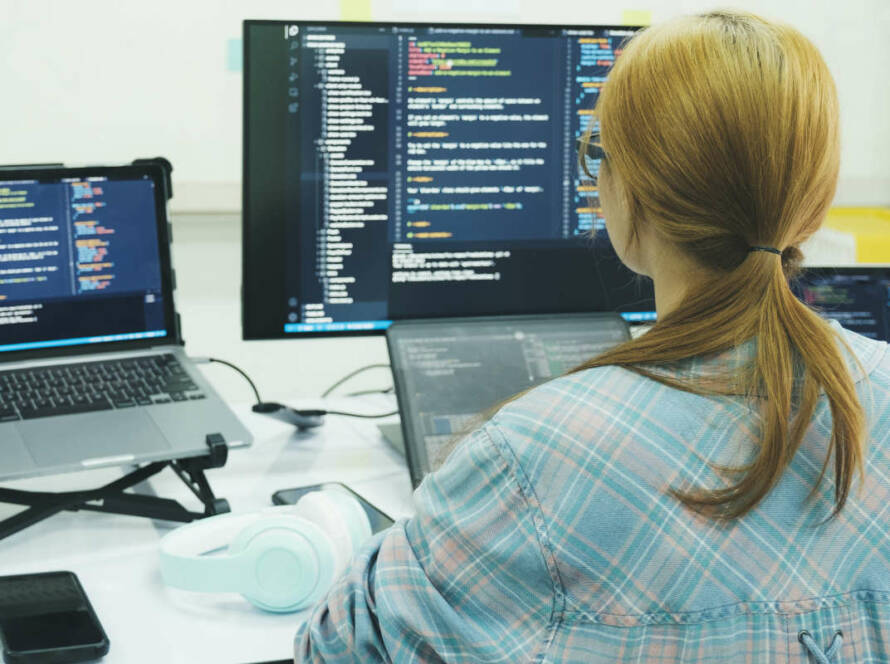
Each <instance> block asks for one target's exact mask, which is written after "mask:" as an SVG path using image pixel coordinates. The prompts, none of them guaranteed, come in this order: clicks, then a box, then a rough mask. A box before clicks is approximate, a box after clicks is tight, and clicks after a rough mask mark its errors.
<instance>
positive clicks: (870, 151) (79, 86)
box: [0, 0, 890, 211]
mask: <svg viewBox="0 0 890 664" xmlns="http://www.w3.org/2000/svg"><path fill="white" fill-rule="evenodd" d="M371 6H372V13H373V16H374V18H375V19H378V20H414V21H420V20H440V21H461V20H467V21H470V20H473V21H497V20H503V21H521V22H527V23H618V22H620V21H621V18H622V11H623V10H626V9H648V10H651V12H652V17H653V20H655V21H658V20H661V19H664V18H668V17H669V16H673V15H675V14H678V13H688V12H694V11H701V10H704V9H709V8H713V7H718V6H722V3H716V4H715V3H713V2H705V1H702V0H611V1H610V2H595V1H593V0H588V1H587V2H580V1H578V0H547V1H546V2H542V1H541V0H486V1H485V2H476V1H474V0H372V2H371ZM736 6H739V7H742V8H745V9H749V10H752V11H755V12H758V13H762V14H764V15H767V16H770V17H773V18H778V19H782V20H785V21H788V22H790V23H793V24H794V25H795V26H797V27H798V28H799V29H801V30H802V31H803V32H804V33H806V34H807V35H808V36H809V37H810V38H812V39H813V40H814V41H815V43H816V44H817V45H818V46H819V47H820V48H821V49H822V52H823V54H824V56H825V58H826V60H827V61H828V64H829V66H830V67H831V69H832V71H833V72H834V75H835V78H836V79H837V83H838V88H839V91H840V99H841V106H842V112H843V137H844V152H843V163H842V168H841V181H840V187H839V191H838V197H837V200H836V203H837V204H850V205H855V204H888V203H890V82H888V81H890V74H888V72H890V38H888V35H890V1H888V0H847V1H846V2H837V0H782V1H781V2H779V1H777V0H746V1H742V2H736ZM443 8H450V10H446V9H443ZM340 16H341V8H340V2H339V1H338V0H315V1H313V2H309V1H308V0H287V1H285V0H252V1H251V2H246V1H244V0H201V1H198V0H191V1H183V0H153V1H152V2H150V3H149V2H146V1H144V0H138V1H134V0H90V1H89V2H86V3H81V2H71V1H70V0H2V16H0V21H2V22H0V77H2V79H0V80H2V81H3V83H4V85H3V88H2V89H3V95H2V102H0V127H4V128H5V131H4V132H3V135H2V139H0V163H24V162H35V161H64V162H66V163H84V162H89V163H97V162H102V161H107V162H122V161H129V160H131V159H132V158H134V157H143V156H155V155H164V156H166V157H168V158H169V159H170V160H171V161H172V162H173V164H174V167H175V172H174V176H175V179H176V180H175V185H174V186H175V190H176V197H175V199H174V206H173V207H174V210H176V211H208V210H210V211H214V210H215V211H221V210H228V211H236V210H238V209H239V208H240V179H241V74H240V72H239V71H232V70H230V69H229V68H228V55H229V53H228V51H229V48H230V45H229V40H232V39H239V38H240V36H241V21H242V19H244V18H280V19H337V18H340Z"/></svg>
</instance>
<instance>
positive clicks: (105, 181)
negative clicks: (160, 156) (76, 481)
mask: <svg viewBox="0 0 890 664" xmlns="http://www.w3.org/2000/svg"><path fill="white" fill-rule="evenodd" d="M56 190H58V193H56ZM169 191H170V185H169V170H165V168H164V167H163V166H162V165H161V164H159V163H154V164H140V165H133V166H115V167H82V168H81V167H78V168H39V169H36V168H27V169H16V170H8V169H4V170H0V420H2V421H0V480H5V479H14V478H23V477H29V476H35V475H46V474H52V473H60V472H69V471H76V470H82V469H87V468H96V467H100V466H110V465H131V464H138V463H142V462H148V461H158V460H167V459H174V458H185V457H191V456H199V455H201V454H203V453H204V452H205V451H206V450H207V444H206V436H207V434H211V433H220V434H222V435H223V437H224V438H225V440H226V442H227V443H228V445H229V446H230V447H236V446H243V445H248V444H249V443H250V442H251V435H250V433H249V432H248V431H247V430H246V429H245V427H244V426H243V425H242V424H241V423H240V421H239V420H238V419H237V417H236V416H235V415H234V414H233V413H232V411H231V410H230V409H229V408H228V407H227V406H226V404H225V403H224V402H223V401H222V399H221V398H220V397H219V395H218V394H217V393H216V391H215V390H214V389H213V388H212V387H211V386H210V384H209V383H208V382H207V381H206V380H205V379H204V377H203V376H202V374H201V372H200V371H199V370H198V369H197V367H196V366H195V365H194V364H193V363H192V362H191V361H190V360H189V359H188V357H187V356H186V355H185V353H184V351H183V346H182V339H181V333H180V326H179V319H178V316H177V314H176V312H175V308H174V303H173V290H174V284H175V275H174V272H173V269H172V266H171V264H170V239H171V238H170V235H171V233H170V227H169V225H168V222H167V212H166V202H167V199H168V197H169V196H168V192H169ZM4 201H6V204H4ZM10 266H12V267H10ZM9 270H13V271H12V272H10V271H9ZM103 298H104V299H103ZM140 298H141V299H140ZM140 321H141V322H140ZM117 361H122V362H124V365H123V366H124V369H125V370H126V371H128V372H129V375H130V376H131V377H134V376H135V377H137V378H139V385H149V384H150V382H151V380H160V379H156V375H158V374H160V375H162V376H163V375H167V374H169V373H170V371H171V369H173V370H174V371H173V374H174V377H175V379H176V381H177V382H176V383H175V384H176V385H177V387H176V391H175V393H170V394H164V393H162V394H154V395H150V396H149V397H147V396H146V393H145V392H144V391H142V390H141V388H140V390H139V391H138V394H139V395H141V396H140V398H139V399H138V402H139V403H136V400H135V399H131V398H127V396H128V395H134V394H136V393H135V392H133V391H132V389H130V391H127V389H129V388H132V384H131V383H129V382H128V383H126V386H125V387H126V388H127V389H124V388H123V387H122V388H121V389H122V390H123V391H122V392H120V393H115V394H118V395H119V397H120V398H115V399H111V400H109V402H108V403H109V404H110V405H112V406H113V407H109V408H107V409H101V410H99V409H93V410H90V411H89V412H76V413H74V414H64V413H66V412H68V411H69V410H71V409H72V408H73V409H76V408H77V406H76V403H77V402H76V401H74V402H73V401H72V399H78V398H81V397H78V396H77V395H76V394H72V392H71V389H70V386H69V385H68V381H69V380H74V381H75V382H76V381H77V380H78V378H79V377H83V386H81V385H78V386H77V387H76V391H77V392H78V393H79V391H80V390H81V389H83V390H89V389H90V388H89V385H90V384H91V383H94V382H95V380H98V379H91V376H96V375H98V373H99V372H100V371H102V369H100V368H99V367H98V366H97V365H96V364H95V363H102V364H105V365H106V367H107V365H108V363H109V362H117ZM175 363H178V364H179V365H180V367H181V368H180V369H176V368H175V367H174V366H173V365H174V364H175ZM65 367H67V368H65ZM77 367H80V368H79V369H78V368H77ZM126 367H130V369H126ZM24 370H27V372H28V373H30V375H31V376H32V377H33V378H29V379H28V380H29V381H30V382H22V380H21V374H22V372H23V371H24ZM137 372H138V373H137ZM165 372H167V373H165ZM13 374H16V376H15V380H12V379H13ZM104 375H106V376H107V375H110V374H104ZM143 375H144V376H146V378H145V380H146V381H148V382H145V383H143V382H142V381H141V378H140V377H141V376H143ZM113 377H114V376H112V378H113ZM62 379H64V380H62ZM99 384H100V385H103V386H106V387H107V386H108V385H111V384H113V383H112V382H111V381H110V379H108V380H106V382H100V383H99ZM164 384H165V385H168V386H169V385H172V384H173V383H169V382H168V383H164ZM54 386H58V389H56V387H54ZM32 388H34V389H32ZM115 389H117V388H115ZM148 391H149V392H150V391H151V390H148ZM94 392H95V390H94ZM35 395H36V396H35ZM171 397H172V398H171ZM84 398H85V397H84ZM89 398H91V399H93V401H92V403H94V404H96V403H99V401H98V400H99V399H101V398H102V394H101V393H98V395H97V394H91V395H90V397H89ZM4 399H5V400H4ZM72 403H74V404H75V405H74V406H72V405H71V404H72ZM103 403H104V402H103ZM10 404H12V405H10ZM103 408H104V406H103ZM45 412H50V413H56V412H58V413H63V414H50V415H48V416H44V415H42V413H45Z"/></svg>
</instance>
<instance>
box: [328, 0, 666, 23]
mask: <svg viewBox="0 0 890 664" xmlns="http://www.w3.org/2000/svg"><path fill="white" fill-rule="evenodd" d="M344 2H345V0H344ZM621 24H622V25H652V12H651V11H649V10H648V9H625V10H624V11H623V12H621Z"/></svg>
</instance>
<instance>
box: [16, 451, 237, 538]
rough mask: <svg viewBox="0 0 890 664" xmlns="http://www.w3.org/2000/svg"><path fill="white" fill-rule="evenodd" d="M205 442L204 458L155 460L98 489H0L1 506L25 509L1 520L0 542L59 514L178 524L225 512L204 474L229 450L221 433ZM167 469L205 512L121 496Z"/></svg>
mask: <svg viewBox="0 0 890 664" xmlns="http://www.w3.org/2000/svg"><path fill="white" fill-rule="evenodd" d="M206 442H207V446H208V448H209V449H208V451H207V454H205V455H204V456H200V457H194V458H189V459H174V460H171V461H155V462H153V463H149V464H147V465H145V466H142V467H140V468H137V469H136V470H134V471H132V472H130V473H127V474H126V475H124V476H123V477H121V478H118V479H116V480H114V481H113V482H109V483H108V484H106V485H104V486H102V487H99V488H96V489H88V490H85V491H66V492H59V493H52V492H47V491H23V490H19V489H4V488H0V502H3V503H11V504H14V505H27V506H28V508H27V509H25V510H23V511H21V512H19V513H18V514H14V515H12V516H11V517H7V518H6V519H3V520H2V521H0V540H2V539H3V538H6V537H9V536H10V535H14V534H15V533H17V532H19V531H21V530H24V529H25V528H27V527H28V526H31V525H33V524H35V523H37V522H39V521H42V520H43V519H46V518H48V517H51V516H53V515H54V514H57V513H59V512H61V511H63V510H71V511H78V510H86V511H91V512H106V513H110V514H124V515H129V516H142V517H148V518H151V519H163V520H166V521H180V522H189V521H194V520H195V519H200V518H202V517H205V516H210V515H213V514H220V513H223V512H228V511H229V503H228V501H226V500H225V499H224V498H217V497H216V496H215V495H214V494H213V490H212V489H211V488H210V483H209V482H208V481H207V477H206V476H205V475H204V471H205V470H207V469H209V468H221V467H222V466H224V465H225V463H226V460H227V458H228V447H227V445H226V443H225V439H224V438H223V437H222V436H221V435H220V434H208V436H207V439H206ZM167 466H170V467H171V468H172V469H173V470H174V472H175V473H176V474H177V475H178V476H179V477H180V478H181V479H182V481H183V482H185V484H186V486H187V487H188V488H189V489H190V490H191V492H192V493H194V494H195V496H197V497H198V499H199V500H200V501H201V503H202V504H203V505H204V511H203V512H190V511H189V510H187V509H186V508H185V507H183V506H182V505H181V504H180V503H179V502H177V501H176V500H173V499H171V498H161V497H159V496H146V495H143V494H137V493H125V491H126V490H127V489H129V488H131V487H133V486H134V485H136V484H139V483H140V482H143V481H145V480H147V479H148V478H150V477H152V476H153V475H156V474H157V473H159V472H161V471H162V470H163V469H164V468H166V467H167Z"/></svg>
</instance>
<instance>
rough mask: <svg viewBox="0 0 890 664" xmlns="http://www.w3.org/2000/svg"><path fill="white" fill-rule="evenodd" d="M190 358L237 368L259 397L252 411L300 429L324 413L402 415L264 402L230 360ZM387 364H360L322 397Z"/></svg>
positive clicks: (376, 416)
mask: <svg viewBox="0 0 890 664" xmlns="http://www.w3.org/2000/svg"><path fill="white" fill-rule="evenodd" d="M191 360H192V361H193V362H194V363H195V364H207V363H212V362H216V363H218V364H223V365H225V366H227V367H229V368H231V369H233V370H235V371H237V372H238V373H239V374H241V375H242V376H243V377H244V379H245V380H246V381H247V382H248V383H249V384H250V387H251V389H252V390H253V394H254V396H255V397H256V403H255V404H254V405H253V406H252V407H251V410H252V411H253V412H254V413H258V414H260V415H268V416H269V417H272V418H274V419H276V420H279V421H281V422H284V423H286V424H291V425H293V426H295V427H296V428H297V429H299V430H301V431H305V430H306V429H311V428H314V427H318V426H321V425H322V424H324V416H325V415H340V416H342V417H360V418H364V419H372V420H374V419H380V418H384V417H391V416H393V415H398V414H399V411H398V410H393V411H389V412H386V413H351V412H346V411H340V410H328V409H323V408H311V409H306V408H303V409H297V408H291V407H290V406H285V405H283V404H280V403H277V402H274V401H263V400H262V399H261V398H260V393H259V390H258V389H257V387H256V384H254V382H253V381H252V380H251V379H250V376H248V375H247V373H246V372H245V371H244V370H242V369H240V368H239V367H237V366H235V365H234V364H232V363H231V362H227V361H226V360H220V359H218V358H215V357H193V358H191ZM384 367H386V368H388V367H389V365H388V364H370V365H368V366H365V367H361V368H360V369H356V370H355V371H353V372H352V373H349V374H347V375H346V376H344V377H343V378H341V379H340V380H338V381H337V382H336V383H334V384H333V385H332V386H331V387H329V388H328V389H327V390H325V391H324V393H323V394H322V397H326V396H328V395H329V394H330V393H331V392H333V390H334V389H335V388H337V387H339V386H340V385H342V384H343V383H345V382H346V381H347V380H349V379H350V378H352V377H353V376H357V375H358V374H360V373H362V372H363V371H366V370H368V369H377V368H384ZM391 390H392V388H387V389H385V390H364V391H362V392H361V394H368V393H372V392H373V393H377V392H381V393H386V392H390V391H391Z"/></svg>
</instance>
